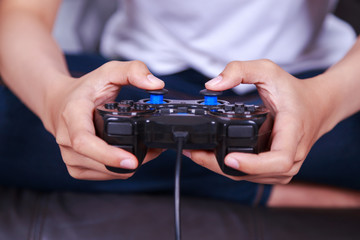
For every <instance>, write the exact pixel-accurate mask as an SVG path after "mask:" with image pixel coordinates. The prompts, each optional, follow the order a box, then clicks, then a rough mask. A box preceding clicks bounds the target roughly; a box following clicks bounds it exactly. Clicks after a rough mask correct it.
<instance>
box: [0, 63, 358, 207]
mask: <svg viewBox="0 0 360 240" xmlns="http://www.w3.org/2000/svg"><path fill="white" fill-rule="evenodd" d="M67 60H68V64H69V68H70V70H71V72H73V73H75V75H77V74H78V75H81V74H83V73H85V72H88V71H91V70H92V69H94V68H96V67H98V66H100V65H101V64H103V63H104V62H106V60H105V59H103V58H101V57H94V56H87V57H86V56H85V57H84V56H68V58H67ZM159 77H160V78H161V79H163V80H164V81H165V82H166V88H168V89H169V90H171V91H170V95H168V96H167V97H169V98H178V99H186V98H190V99H193V98H201V97H200V96H199V94H198V93H199V91H200V90H201V89H203V88H204V83H205V82H206V81H207V80H208V79H207V78H206V77H205V76H203V75H202V74H200V73H198V72H196V71H193V70H186V71H183V72H180V73H177V74H172V75H168V76H159ZM145 97H148V96H147V94H146V92H145V91H143V90H139V89H136V88H133V87H124V88H123V89H122V90H121V92H120V95H119V99H120V98H121V99H134V100H138V99H141V98H145ZM222 99H227V100H229V101H234V99H236V101H244V102H259V98H258V96H257V94H256V93H252V94H249V95H247V96H244V97H240V96H235V95H234V94H233V93H232V92H231V91H227V92H226V93H225V96H223V97H222ZM0 116H1V118H0V162H1V168H0V184H2V185H6V186H16V187H24V188H31V189H38V190H57V191H61V190H64V191H87V192H118V193H141V192H142V193H144V192H145V193H172V191H173V184H174V166H175V164H174V162H175V152H174V151H172V150H168V151H166V152H164V153H163V154H162V155H161V156H160V157H158V158H157V159H155V160H153V161H151V162H149V163H147V164H145V165H144V166H142V167H141V168H140V169H139V170H138V171H137V172H136V173H135V174H134V176H133V177H131V178H130V179H128V180H111V181H86V180H77V179H73V178H72V177H70V175H69V174H68V172H67V170H66V167H65V164H64V163H63V161H62V159H61V155H60V151H59V148H58V146H57V144H56V142H55V139H54V137H53V136H52V135H51V134H49V133H48V132H47V131H46V130H45V129H44V128H43V125H42V123H41V121H40V120H39V119H38V118H37V117H36V116H35V115H34V114H33V113H32V112H30V111H29V110H28V109H27V108H26V107H25V106H24V105H23V104H22V103H21V102H20V101H19V100H18V99H17V97H16V96H14V95H13V94H12V93H11V92H10V91H9V89H7V88H6V87H5V86H0ZM359 118H360V116H359V114H357V115H355V116H353V117H351V118H349V119H347V120H345V121H344V122H343V123H341V124H339V126H338V127H337V128H335V129H334V130H333V131H332V132H331V133H329V134H327V135H326V136H324V137H323V138H322V139H320V141H319V142H318V143H317V144H316V145H315V147H314V149H313V150H312V152H311V153H310V155H309V159H308V160H306V161H305V164H304V167H303V170H302V171H301V172H300V173H299V175H298V178H299V179H301V180H303V179H305V180H310V181H312V180H313V181H318V182H321V183H331V184H336V185H341V186H346V187H353V188H356V189H360V180H359V178H358V177H357V174H358V173H359V169H360V161H359V153H360V152H359V148H358V146H360V144H359V143H360V122H359ZM339 139H341V141H339ZM334 145H335V146H336V147H334ZM339 156H341V158H339ZM330 162H331V164H332V165H329V164H328V163H330ZM333 164H334V165H333ZM350 166H351V167H350ZM339 170H340V171H339ZM356 173H357V174H356ZM334 176H335V177H334ZM181 184H182V186H181V188H182V194H184V195H191V196H198V197H210V198H216V199H223V200H230V201H237V202H239V203H242V204H249V205H250V204H260V205H262V204H265V203H266V201H267V199H268V196H269V194H270V191H271V186H269V185H260V184H255V183H250V182H245V181H241V182H236V181H233V180H230V179H228V178H226V177H223V176H220V175H218V174H215V173H212V172H211V171H209V170H207V169H205V168H203V167H201V166H198V165H197V164H195V163H193V162H192V161H191V160H190V159H188V158H186V157H184V159H183V168H182V176H181Z"/></svg>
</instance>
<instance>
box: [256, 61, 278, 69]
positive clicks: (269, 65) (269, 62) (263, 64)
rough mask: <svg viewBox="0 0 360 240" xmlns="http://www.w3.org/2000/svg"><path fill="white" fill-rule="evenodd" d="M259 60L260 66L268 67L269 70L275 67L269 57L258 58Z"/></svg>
mask: <svg viewBox="0 0 360 240" xmlns="http://www.w3.org/2000/svg"><path fill="white" fill-rule="evenodd" d="M258 61H259V64H261V67H262V68H265V69H268V70H271V69H274V68H276V66H277V65H276V64H275V63H274V62H273V61H271V60H270V59H260V60H258Z"/></svg>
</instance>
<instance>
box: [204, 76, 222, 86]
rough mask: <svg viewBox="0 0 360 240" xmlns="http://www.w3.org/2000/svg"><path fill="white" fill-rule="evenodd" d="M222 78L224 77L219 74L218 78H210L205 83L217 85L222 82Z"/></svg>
mask: <svg viewBox="0 0 360 240" xmlns="http://www.w3.org/2000/svg"><path fill="white" fill-rule="evenodd" d="M222 79H223V77H222V76H221V75H219V76H217V77H216V78H213V79H211V80H209V81H208V82H207V83H206V84H205V85H207V86H215V85H216V84H218V83H219V82H221V80H222Z"/></svg>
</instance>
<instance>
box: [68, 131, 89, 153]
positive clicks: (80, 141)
mask: <svg viewBox="0 0 360 240" xmlns="http://www.w3.org/2000/svg"><path fill="white" fill-rule="evenodd" d="M86 141H87V139H86V137H84V136H83V135H82V134H78V133H76V134H75V135H74V137H73V138H72V139H71V145H72V148H73V149H74V150H75V151H76V152H81V150H82V149H83V147H84V146H85V144H86Z"/></svg>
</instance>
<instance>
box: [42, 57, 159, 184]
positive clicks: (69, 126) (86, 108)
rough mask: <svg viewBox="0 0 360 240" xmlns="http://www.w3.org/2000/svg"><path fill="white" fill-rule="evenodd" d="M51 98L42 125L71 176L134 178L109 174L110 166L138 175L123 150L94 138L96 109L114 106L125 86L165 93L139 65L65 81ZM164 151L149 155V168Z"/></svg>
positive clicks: (114, 66) (115, 65)
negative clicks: (53, 137)
mask: <svg viewBox="0 0 360 240" xmlns="http://www.w3.org/2000/svg"><path fill="white" fill-rule="evenodd" d="M61 80H62V81H61V83H60V84H58V85H56V89H54V88H53V91H52V92H51V93H49V94H48V95H47V97H46V101H47V102H46V110H47V113H46V115H45V117H43V119H42V121H43V123H44V125H45V127H46V129H47V130H48V131H49V132H51V133H52V134H53V135H54V136H55V138H56V142H57V143H58V144H59V146H60V151H61V155H62V158H63V161H64V163H65V164H66V167H67V170H68V172H69V174H70V175H71V176H72V177H74V178H77V179H86V180H110V179H125V178H128V177H130V176H131V175H132V174H118V173H113V172H110V171H108V170H107V169H106V168H105V165H108V166H113V167H119V168H127V169H135V168H136V167H137V165H138V161H137V159H136V157H135V156H134V155H133V154H131V153H129V152H127V151H125V150H122V149H119V148H117V147H113V146H110V145H108V144H107V143H106V142H105V141H103V140H102V139H100V138H99V137H97V136H96V135H95V128H94V123H93V114H94V109H95V108H96V107H97V106H99V105H102V104H104V103H105V102H108V101H113V100H114V99H115V98H116V96H117V95H118V92H119V91H120V89H121V86H124V85H129V84H131V85H134V86H136V87H139V88H142V89H147V90H153V89H161V88H163V87H164V82H163V81H161V80H159V79H158V78H155V77H154V76H153V75H152V74H151V73H150V71H149V70H148V68H147V67H146V65H145V64H144V63H142V62H140V61H131V62H118V61H112V62H108V63H106V64H104V65H103V66H101V67H100V68H98V69H96V70H94V71H92V72H90V73H88V74H86V75H84V76H83V77H81V78H78V79H75V78H72V77H68V76H66V77H65V78H64V79H61ZM160 153H161V150H160V149H158V150H154V149H152V150H149V152H148V154H147V156H146V157H145V160H144V163H145V162H147V161H149V160H151V159H153V158H155V157H156V156H158V155H159V154H160Z"/></svg>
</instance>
